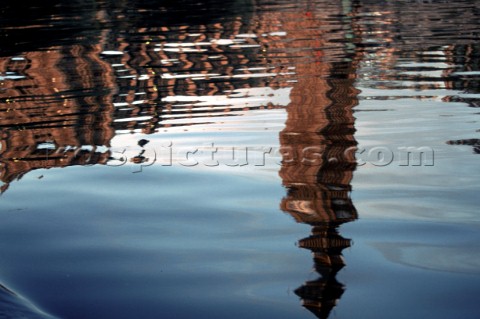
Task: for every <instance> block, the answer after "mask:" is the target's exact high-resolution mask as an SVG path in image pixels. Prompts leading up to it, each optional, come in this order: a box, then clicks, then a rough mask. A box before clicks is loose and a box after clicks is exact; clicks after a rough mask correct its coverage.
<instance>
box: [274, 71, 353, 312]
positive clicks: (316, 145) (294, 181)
mask: <svg viewBox="0 0 480 319" xmlns="http://www.w3.org/2000/svg"><path fill="white" fill-rule="evenodd" d="M333 65H334V64H333ZM333 65H332V66H333ZM352 72H353V70H352ZM313 82H315V83H314V84H313V86H314V87H316V88H317V92H321V94H318V95H317V97H316V98H315V99H312V100H310V101H308V102H307V103H305V102H303V103H301V104H297V105H296V103H295V102H294V101H292V104H291V105H290V107H289V113H288V120H287V125H286V128H285V129H284V130H283V131H282V132H281V133H280V142H281V145H282V147H283V148H286V149H287V150H293V152H294V154H296V155H295V161H294V162H293V164H292V163H285V164H284V165H283V166H282V169H281V171H280V176H281V177H282V180H283V185H284V186H285V187H287V189H288V193H287V195H286V196H285V197H284V199H283V200H282V204H281V207H282V209H283V210H284V211H286V212H288V213H289V214H291V215H292V216H293V217H294V218H295V220H297V221H298V222H301V223H306V224H309V225H311V226H312V234H311V235H310V236H309V237H308V238H305V239H302V240H300V242H299V246H300V247H302V248H306V249H309V250H311V251H312V253H313V255H314V263H315V270H316V271H317V272H318V273H319V274H320V275H321V277H320V278H318V279H317V280H314V281H309V282H307V283H305V284H304V285H303V286H302V287H300V288H298V289H297V290H296V291H295V292H296V293H297V295H299V296H300V298H302V300H303V304H304V306H305V307H306V308H308V309H309V310H311V311H312V312H313V313H315V314H316V315H317V316H318V317H319V318H327V317H328V314H329V312H330V310H331V309H332V308H333V306H334V305H335V304H336V302H337V300H338V299H339V298H340V297H341V295H342V293H343V291H344V287H343V285H342V284H340V283H339V282H338V281H337V280H336V278H335V277H336V274H337V272H338V271H339V270H340V269H341V268H342V267H343V266H344V262H343V259H342V254H341V252H342V250H343V249H344V248H346V247H349V246H350V240H348V239H345V238H343V237H342V236H341V235H340V234H339V233H338V231H337V227H338V226H339V225H341V224H342V223H345V222H348V221H352V220H355V219H356V218H357V213H356V211H355V208H354V206H353V204H352V202H351V199H350V197H349V193H350V190H351V187H350V181H351V179H352V173H353V170H354V169H355V157H354V147H355V145H356V142H355V140H354V138H353V132H354V129H353V114H352V107H353V106H355V105H356V103H357V100H356V98H355V96H356V92H355V90H354V89H353V86H352V84H353V80H351V79H341V80H340V79H339V80H315V81H313ZM309 85H312V82H311V81H310V82H309ZM302 86H303V84H302V83H301V82H299V83H298V85H297V86H295V88H294V90H295V91H296V93H297V94H300V93H302V94H306V95H308V94H309V93H308V89H306V88H305V87H302ZM304 89H306V90H304ZM292 100H294V99H292ZM299 110H301V111H302V112H303V111H306V112H307V113H309V114H310V116H313V117H317V119H318V121H312V122H310V123H309V122H308V121H301V122H298V117H299V116H300V117H301V116H302V115H301V114H299V113H298V111H299ZM290 122H294V123H290ZM295 123H304V124H306V123H309V124H308V125H304V126H299V125H295ZM319 124H320V126H319ZM307 149H314V150H318V152H317V153H316V155H318V156H317V157H315V161H314V162H312V161H304V162H303V163H302V160H305V159H307V157H306V154H307V153H308V152H305V150H307ZM310 157H311V156H310Z"/></svg>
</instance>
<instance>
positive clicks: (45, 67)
mask: <svg viewBox="0 0 480 319" xmlns="http://www.w3.org/2000/svg"><path fill="white" fill-rule="evenodd" d="M0 67H1V72H2V73H3V74H6V75H7V76H6V77H5V79H4V80H3V81H2V84H3V85H2V86H1V90H0V114H1V115H0V116H1V121H0V130H1V137H2V148H1V150H0V163H1V166H2V167H1V170H0V179H1V180H2V181H3V182H4V183H5V185H3V186H2V190H3V191H4V190H5V189H6V188H7V187H8V183H10V182H11V181H13V180H15V179H18V178H20V177H21V176H23V175H24V174H25V173H27V172H28V171H31V170H34V169H37V168H50V167H65V166H70V165H86V164H96V163H105V162H106V161H107V159H108V156H109V155H108V152H106V151H105V150H102V151H100V152H96V150H95V147H96V146H106V147H108V146H110V140H111V139H112V137H113V135H114V131H113V128H112V127H111V123H112V116H111V114H112V109H111V103H110V99H111V92H112V89H113V88H114V82H113V79H112V77H111V70H110V68H109V65H108V64H107V63H105V62H104V61H102V60H101V59H100V57H99V47H97V46H92V47H85V46H72V47H68V49H64V51H62V52H60V51H58V50H52V51H48V50H47V51H39V52H28V53H26V54H25V55H23V56H22V57H9V58H2V59H1V60H0ZM82 146H89V147H90V148H89V149H87V148H85V147H83V148H82Z"/></svg>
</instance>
